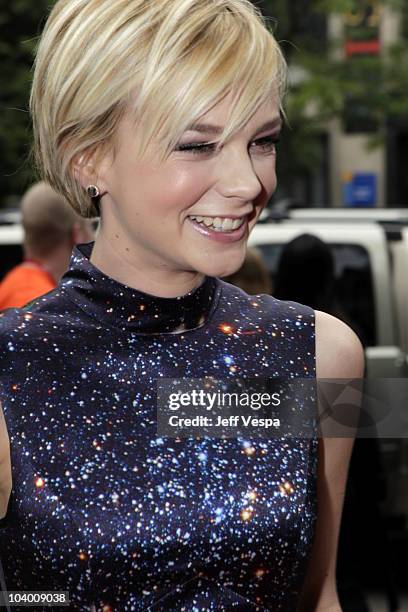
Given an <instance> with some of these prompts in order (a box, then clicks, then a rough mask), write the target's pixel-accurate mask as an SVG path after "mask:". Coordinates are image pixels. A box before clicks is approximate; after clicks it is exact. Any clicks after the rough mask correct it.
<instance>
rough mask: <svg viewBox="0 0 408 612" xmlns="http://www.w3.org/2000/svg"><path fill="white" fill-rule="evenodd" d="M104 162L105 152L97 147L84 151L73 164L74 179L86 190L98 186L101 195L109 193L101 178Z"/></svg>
mask: <svg viewBox="0 0 408 612" xmlns="http://www.w3.org/2000/svg"><path fill="white" fill-rule="evenodd" d="M104 160H105V154H104V151H103V150H102V149H99V148H97V147H96V148H94V149H92V150H89V149H88V150H86V151H82V152H81V153H78V154H77V155H76V156H75V157H74V159H73V160H72V162H71V164H72V166H71V167H72V169H73V172H74V177H75V179H76V180H77V181H78V183H79V184H80V185H81V186H82V187H83V188H84V189H86V188H87V187H88V186H89V185H97V186H98V187H99V190H100V192H101V193H103V192H104V193H106V192H107V191H108V190H107V187H106V185H105V182H104V180H103V178H102V176H101V170H102V168H103V167H104V166H103V163H104Z"/></svg>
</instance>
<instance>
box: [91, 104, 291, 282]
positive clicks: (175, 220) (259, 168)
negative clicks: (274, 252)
mask: <svg viewBox="0 0 408 612" xmlns="http://www.w3.org/2000/svg"><path fill="white" fill-rule="evenodd" d="M229 104H230V98H229V97H226V98H224V100H222V102H220V103H219V104H218V105H217V106H214V108H213V109H212V110H211V111H210V112H208V113H207V114H206V115H204V116H202V118H201V119H200V125H201V128H200V129H199V130H191V131H187V132H185V133H184V135H183V136H182V138H181V140H180V142H179V143H178V145H177V147H176V150H174V151H173V152H172V153H171V156H170V158H169V159H168V160H166V161H165V162H164V163H161V164H159V162H158V159H157V156H155V155H154V154H151V155H149V159H146V160H143V161H140V159H138V158H137V155H136V146H135V145H136V142H137V130H136V131H135V128H134V127H132V124H131V122H130V119H129V117H128V116H125V117H124V118H123V119H122V121H121V123H120V125H119V130H118V134H117V152H116V156H115V159H114V161H113V162H112V160H111V159H105V160H104V161H103V162H102V165H101V166H100V168H99V172H98V185H99V187H100V190H101V192H102V193H103V192H107V193H106V194H105V195H104V196H103V198H102V224H101V231H103V232H104V234H105V236H104V238H105V239H107V240H109V242H110V243H111V245H112V246H113V247H114V248H115V250H116V252H117V253H118V254H120V255H122V256H123V257H124V258H125V260H126V261H127V262H129V263H134V264H135V265H136V266H137V267H143V269H144V270H145V271H146V270H147V271H151V273H152V275H154V274H155V273H156V276H157V275H159V273H160V271H161V272H163V271H165V272H170V273H177V272H178V273H184V274H185V273H186V272H194V276H196V274H197V272H199V273H202V274H207V275H209V276H219V277H222V276H226V275H229V274H232V273H233V272H235V271H236V270H238V269H239V268H240V267H241V265H242V263H243V261H244V258H245V253H246V247H247V239H248V236H249V233H250V232H251V231H252V228H253V227H254V225H255V223H256V221H257V219H258V217H259V215H260V213H261V211H262V209H263V208H264V207H265V205H266V204H267V202H268V200H269V198H270V196H271V194H272V193H273V192H274V190H275V188H276V174H275V160H276V151H275V144H274V140H275V139H276V138H277V137H278V134H279V130H280V127H281V121H280V115H279V106H278V105H277V104H276V103H273V102H272V101H271V102H268V103H267V104H265V105H264V106H263V107H262V108H260V109H259V110H258V112H257V113H256V114H255V115H254V116H253V117H252V119H251V120H250V122H249V123H248V124H247V125H246V126H245V127H244V129H242V131H241V132H240V133H238V134H236V135H235V136H234V137H233V138H231V139H230V140H229V141H228V142H227V143H226V144H225V145H224V146H223V147H222V148H221V149H220V150H218V151H217V150H216V149H215V145H214V146H213V145H211V146H209V147H204V146H203V145H202V143H206V142H216V141H217V132H216V131H210V130H209V129H208V127H207V128H205V129H204V128H203V126H202V124H206V125H207V126H208V125H212V126H219V127H223V126H224V125H225V122H226V118H227V115H228V110H229ZM267 123H268V124H269V126H266V127H265V124H267ZM198 145H200V146H198ZM194 147H195V148H194ZM192 215H193V216H199V217H210V219H205V220H202V221H201V222H199V221H194V220H192V219H191V216H192ZM215 217H220V218H221V220H223V218H225V217H227V218H230V217H234V218H235V220H238V221H241V220H242V218H243V224H242V225H241V227H240V228H239V229H238V230H235V231H234V235H232V234H229V233H228V232H227V231H221V232H217V231H215V229H214V228H213V227H207V225H206V223H210V222H211V221H212V219H213V218H215ZM239 218H241V219H239ZM204 221H205V222H206V223H205V222H204ZM216 224H217V222H216ZM228 227H229V228H230V227H231V224H230V225H229V226H227V228H223V229H224V230H225V229H228Z"/></svg>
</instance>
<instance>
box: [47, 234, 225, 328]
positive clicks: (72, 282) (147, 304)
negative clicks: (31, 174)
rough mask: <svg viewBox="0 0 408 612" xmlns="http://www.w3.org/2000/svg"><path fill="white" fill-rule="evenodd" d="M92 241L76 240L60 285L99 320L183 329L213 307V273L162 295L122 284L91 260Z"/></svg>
mask: <svg viewBox="0 0 408 612" xmlns="http://www.w3.org/2000/svg"><path fill="white" fill-rule="evenodd" d="M94 244H95V243H94V242H88V243H83V244H77V245H76V246H75V247H74V249H73V251H72V254H71V260H70V264H69V268H68V270H67V272H65V274H64V275H63V277H62V278H61V281H60V283H59V287H60V289H62V290H63V291H64V292H66V293H67V295H68V297H69V299H70V300H71V301H73V302H75V303H76V304H77V305H78V306H80V307H81V308H82V310H84V311H85V312H87V313H88V314H89V315H91V316H94V317H95V318H97V319H98V320H99V321H100V322H101V323H106V324H107V325H111V326H114V327H119V328H122V329H123V330H128V331H131V332H134V333H138V334H163V333H182V332H184V331H187V330H192V329H195V328H197V327H201V326H202V325H204V324H205V323H206V322H207V321H208V319H209V318H210V317H211V315H212V313H213V311H214V310H215V308H216V305H217V302H218V299H219V296H220V293H221V283H220V281H219V280H218V279H217V278H216V277H213V276H205V278H204V281H203V282H202V283H201V285H199V286H198V287H196V288H195V289H192V290H191V291H189V292H188V293H186V294H184V295H181V296H177V297H170V298H167V297H161V296H157V295H153V294H150V293H145V292H144V291H140V290H139V289H134V288H133V287H129V286H128V285H123V284H122V283H120V282H119V281H117V280H115V279H113V278H111V277H110V276H107V275H106V274H104V273H103V272H102V271H101V270H99V268H97V267H95V266H94V265H93V264H92V263H91V262H90V256H91V253H92V249H93V246H94Z"/></svg>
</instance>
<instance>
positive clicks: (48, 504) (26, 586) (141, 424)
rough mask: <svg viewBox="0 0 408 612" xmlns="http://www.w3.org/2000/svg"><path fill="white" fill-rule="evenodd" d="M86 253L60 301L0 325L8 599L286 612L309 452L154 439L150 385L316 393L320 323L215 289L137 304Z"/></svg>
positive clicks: (307, 537) (264, 442)
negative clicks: (300, 386)
mask: <svg viewBox="0 0 408 612" xmlns="http://www.w3.org/2000/svg"><path fill="white" fill-rule="evenodd" d="M93 244H94V243H93V242H90V243H85V244H80V245H77V246H76V247H75V248H74V249H73V252H72V255H71V261H70V265H69V269H68V270H67V272H66V273H65V274H64V276H63V277H62V279H61V280H60V283H59V285H58V286H57V288H56V289H54V290H53V291H51V292H49V293H47V294H46V295H44V296H42V297H40V298H37V299H36V300H34V301H32V302H30V303H29V304H28V305H26V306H25V307H24V308H18V309H17V308H11V309H8V310H5V311H3V312H2V313H0V347H1V348H0V366H1V367H0V400H1V405H2V409H3V413H4V417H5V422H6V426H7V430H8V434H9V438H10V456H11V470H12V492H11V495H10V498H9V503H8V508H7V514H6V515H5V517H4V518H3V519H2V520H1V521H0V527H1V528H0V558H1V562H2V563H1V566H0V576H1V578H2V581H1V586H2V590H5V589H7V591H9V592H10V591H47V592H48V591H52V592H62V591H64V592H68V594H69V601H70V604H69V608H65V609H69V610H81V611H85V610H88V611H94V612H110V611H115V612H130V611H133V610H134V611H142V610H143V611H144V610H152V611H157V612H158V611H165V610H172V611H182V610H186V611H193V610H197V611H198V610H217V611H219V610H243V611H246V610H272V611H273V612H283V611H284V612H294V611H295V610H296V606H297V601H298V597H299V592H300V589H301V587H302V584H303V580H304V576H305V572H306V566H307V561H308V559H309V557H310V552H311V547H312V543H313V538H314V534H315V522H316V515H317V482H316V477H317V441H318V440H317V436H315V435H312V436H309V437H304V438H296V437H287V438H281V437H276V436H275V437H269V438H263V437H259V438H254V439H251V438H248V437H242V436H241V437H229V438H225V439H222V438H221V437H214V436H209V435H208V436H191V437H188V436H187V437H182V436H163V435H158V429H157V412H156V411H157V396H156V393H157V389H156V386H155V385H156V382H157V380H158V379H159V378H160V377H167V378H191V379H204V378H206V377H218V378H221V379H231V378H233V377H237V376H240V377H243V378H251V377H252V378H255V377H260V376H262V377H287V378H293V379H294V378H296V377H306V378H307V377H310V378H315V376H316V372H315V328H314V321H315V319H314V314H315V313H314V311H313V310H312V309H311V308H309V307H306V306H303V305H301V304H298V303H296V302H285V301H280V300H277V299H275V298H273V297H271V296H268V295H265V294H259V295H256V296H250V295H248V294H246V293H245V292H244V291H242V290H241V289H239V288H238V287H235V286H233V285H231V284H229V283H227V282H224V281H222V280H221V279H219V278H216V277H209V276H206V277H205V279H204V282H203V283H202V284H201V285H200V286H199V287H197V288H195V289H193V290H192V291H190V292H189V293H187V294H185V295H182V296H179V297H176V298H164V297H159V296H155V295H151V294H147V293H144V292H142V291H139V290H135V289H133V288H131V287H129V286H127V285H123V284H121V283H119V282H118V281H116V280H114V279H112V278H111V277H109V276H107V275H105V274H104V273H102V271H101V270H99V269H98V268H96V267H95V266H94V265H93V264H92V263H91V262H90V255H91V252H92V248H93ZM1 570H2V571H1ZM53 601H55V600H53ZM11 609H12V610H19V609H20V607H19V606H16V607H12V608H10V610H11ZM22 609H23V607H21V610H22ZM24 609H26V608H24ZM35 609H36V610H50V609H55V610H61V609H64V608H61V607H60V606H58V605H57V604H55V606H47V607H46V606H41V605H40V604H39V605H38V606H37V607H35Z"/></svg>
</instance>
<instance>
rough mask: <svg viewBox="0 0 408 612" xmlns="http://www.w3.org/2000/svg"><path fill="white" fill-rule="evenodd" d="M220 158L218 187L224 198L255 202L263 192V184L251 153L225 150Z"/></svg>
mask: <svg viewBox="0 0 408 612" xmlns="http://www.w3.org/2000/svg"><path fill="white" fill-rule="evenodd" d="M223 153H225V155H221V157H220V169H219V174H218V186H219V190H220V192H221V193H222V194H223V196H224V197H236V198H241V199H242V200H245V201H247V202H251V201H254V200H255V199H256V198H257V196H259V194H260V193H261V192H262V183H261V181H260V180H259V177H258V176H257V174H256V172H255V170H254V167H253V163H252V160H251V158H250V155H249V153H245V152H240V151H235V152H234V153H232V152H231V151H229V152H228V153H227V151H226V150H225V149H224V151H223Z"/></svg>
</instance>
